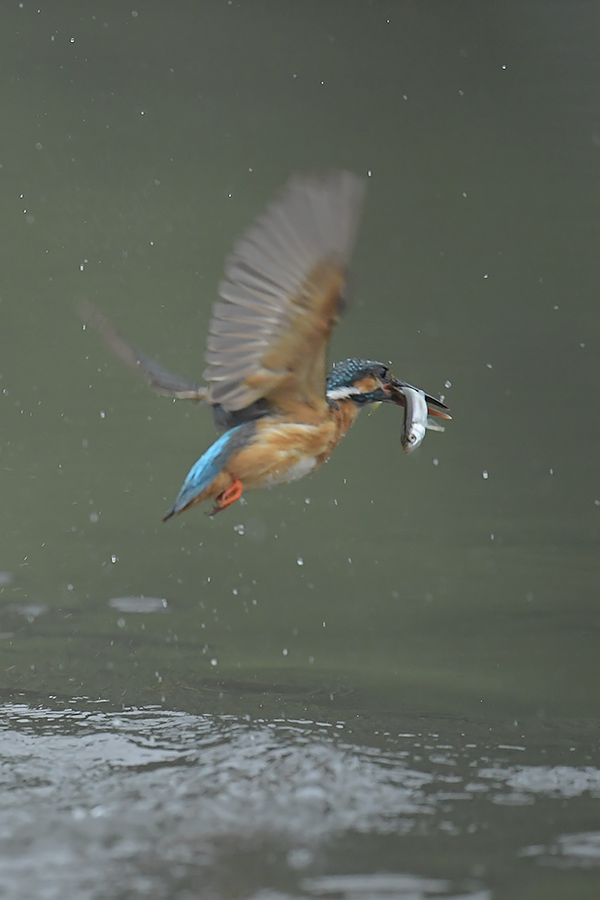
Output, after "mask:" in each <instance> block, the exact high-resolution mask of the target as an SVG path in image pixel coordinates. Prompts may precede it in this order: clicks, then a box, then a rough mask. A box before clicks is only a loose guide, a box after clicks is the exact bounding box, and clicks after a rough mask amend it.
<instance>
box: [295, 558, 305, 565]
mask: <svg viewBox="0 0 600 900" xmlns="http://www.w3.org/2000/svg"><path fill="white" fill-rule="evenodd" d="M296 563H297V564H298V565H299V566H303V565H304V560H303V559H302V557H301V556H299V557H298V559H297V560H296Z"/></svg>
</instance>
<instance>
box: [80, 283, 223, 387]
mask: <svg viewBox="0 0 600 900" xmlns="http://www.w3.org/2000/svg"><path fill="white" fill-rule="evenodd" d="M78 309H79V314H80V315H81V318H82V319H83V320H84V322H85V323H86V325H90V326H91V327H92V328H93V329H94V330H95V331H96V332H98V334H99V335H100V337H101V338H103V339H104V340H105V341H106V343H107V344H108V346H109V347H110V349H111V350H112V351H113V353H114V354H115V356H118V357H119V359H120V360H121V361H122V362H124V363H125V365H126V366H129V368H130V369H133V370H134V371H135V372H139V374H140V375H141V376H142V377H143V378H145V379H146V381H147V382H148V384H149V385H150V387H151V388H152V390H153V391H156V393H157V394H163V395H164V396H166V397H177V398H178V399H179V400H204V401H205V400H206V398H207V394H208V391H207V389H206V388H204V387H201V386H200V385H198V384H195V383H194V382H193V381H188V380H187V379H186V378H182V376H181V375H176V374H174V373H173V372H169V370H168V369H165V368H163V366H161V365H160V364H159V363H157V362H156V360H155V359H152V357H151V356H148V355H147V354H146V353H144V352H143V351H142V350H140V349H139V347H136V346H135V344H131V343H130V342H129V341H127V340H126V339H125V338H124V337H121V335H120V334H119V333H118V332H116V331H115V329H114V328H113V326H112V325H111V324H110V322H109V321H108V319H105V318H104V316H103V315H102V313H101V312H99V311H98V310H97V309H96V307H95V306H94V305H93V304H92V303H90V302H89V300H82V301H81V303H79V306H78Z"/></svg>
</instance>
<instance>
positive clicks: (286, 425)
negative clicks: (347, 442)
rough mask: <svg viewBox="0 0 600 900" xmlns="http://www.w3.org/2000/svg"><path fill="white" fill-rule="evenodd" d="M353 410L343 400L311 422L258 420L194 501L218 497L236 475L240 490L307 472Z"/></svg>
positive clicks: (332, 443) (323, 455)
mask: <svg viewBox="0 0 600 900" xmlns="http://www.w3.org/2000/svg"><path fill="white" fill-rule="evenodd" d="M357 413H358V410H357V407H356V406H355V405H354V403H352V402H351V401H346V402H343V403H340V404H339V408H338V409H334V408H328V415H327V418H326V419H325V420H323V421H321V422H319V423H318V424H314V425H309V424H306V423H302V424H301V423H298V422H290V421H285V420H284V419H279V418H278V419H274V418H270V417H266V418H264V419H261V420H259V422H258V423H257V428H256V433H255V435H254V438H253V439H252V441H251V443H250V444H249V445H248V446H247V447H244V448H243V449H242V450H240V451H238V452H237V453H235V454H234V455H233V456H232V457H231V459H230V460H229V462H228V463H227V465H226V467H225V468H224V469H223V471H222V472H221V473H220V474H219V475H218V476H217V478H215V480H214V481H213V483H212V484H211V485H210V486H209V487H208V488H207V489H206V490H205V491H203V493H202V495H201V496H200V497H199V498H198V502H200V501H202V500H208V499H209V498H211V497H218V496H219V495H220V494H222V493H223V491H225V490H227V488H229V487H230V486H231V485H232V484H233V482H234V481H235V479H236V478H239V479H240V481H241V482H242V484H243V485H244V491H252V490H256V489H257V488H261V487H270V486H272V485H276V484H282V483H285V482H291V481H297V480H298V479H299V478H302V477H303V476H304V475H308V474H309V473H310V472H312V471H314V470H315V469H316V468H318V467H319V466H320V465H322V464H323V463H324V462H326V461H327V460H328V459H329V457H330V456H331V454H332V452H333V451H334V449H335V448H336V446H337V445H338V444H339V442H340V441H341V439H342V438H343V437H344V435H345V434H346V432H347V431H348V429H349V428H350V427H351V425H352V424H353V422H354V420H355V419H356V416H357Z"/></svg>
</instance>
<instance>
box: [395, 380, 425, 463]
mask: <svg viewBox="0 0 600 900" xmlns="http://www.w3.org/2000/svg"><path fill="white" fill-rule="evenodd" d="M402 393H403V394H404V400H405V411H404V424H403V426H402V435H401V438H400V440H401V442H402V449H403V450H404V452H405V453H412V452H413V450H416V449H417V447H418V446H420V444H421V442H422V440H423V438H424V437H425V432H426V430H427V428H428V421H427V414H428V409H427V400H426V399H425V394H424V392H423V391H419V390H417V388H413V387H409V386H408V385H403V386H402Z"/></svg>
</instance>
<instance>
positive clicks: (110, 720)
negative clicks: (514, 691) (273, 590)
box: [0, 703, 600, 900]
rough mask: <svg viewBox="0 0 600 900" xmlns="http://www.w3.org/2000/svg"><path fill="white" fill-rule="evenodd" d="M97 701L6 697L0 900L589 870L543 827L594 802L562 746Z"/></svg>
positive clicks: (352, 892)
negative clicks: (111, 706)
mask: <svg viewBox="0 0 600 900" xmlns="http://www.w3.org/2000/svg"><path fill="white" fill-rule="evenodd" d="M79 706H80V707H81V703H80V704H79ZM101 706H102V704H88V705H87V709H85V710H83V709H82V708H77V705H76V704H73V705H71V706H65V705H63V704H56V705H55V706H54V707H53V708H47V707H31V706H29V705H27V704H24V703H22V704H16V703H12V704H5V705H4V706H3V707H2V723H3V726H2V739H1V759H2V768H1V772H2V792H1V799H0V848H1V857H0V882H1V883H2V885H3V896H5V897H7V898H15V900H16V898H22V897H24V896H32V897H33V896H35V897H39V898H42V900H46V898H48V900H50V898H59V897H65V896H71V897H82V898H83V897H89V898H104V897H116V896H119V897H120V896H123V897H125V896H127V897H136V898H137V897H140V898H141V897H146V896H151V897H154V898H163V897H165V898H166V897H173V898H187V897H191V896H202V897H205V896H206V897H208V896H223V897H233V896H245V897H258V896H260V897H267V896H269V897H273V896H275V897H288V896H290V897H311V896H314V897H332V898H339V897H343V898H358V897H361V898H364V897H377V898H389V897H400V898H407V900H408V898H450V897H452V898H458V897H461V898H473V900H475V898H476V900H484V898H491V897H493V896H502V895H504V896H509V895H510V894H502V893H501V894H497V893H496V892H495V890H494V885H495V883H496V880H497V878H498V874H499V872H504V873H505V872H506V869H507V867H509V866H510V865H511V864H514V860H518V861H519V862H518V866H519V869H520V872H519V881H522V882H527V880H528V879H530V878H531V874H532V871H535V870H536V869H537V868H539V867H540V866H544V867H551V868H552V869H554V870H563V869H564V867H565V866H570V865H571V866H572V865H577V866H578V867H579V868H580V869H582V870H584V871H585V870H590V869H594V868H596V867H597V866H598V865H599V860H600V853H599V847H600V832H598V831H586V832H583V833H582V832H576V831H573V832H572V833H561V834H556V831H555V826H554V823H555V821H556V818H557V817H560V818H561V819H562V820H563V821H564V822H565V824H566V823H568V822H569V821H571V820H575V818H578V819H579V821H584V820H585V819H586V818H589V821H590V822H591V818H590V817H591V816H593V815H595V810H596V808H597V801H598V799H600V769H598V768H596V767H594V766H593V765H589V764H585V762H584V760H582V758H581V752H580V751H579V752H577V749H576V748H575V747H570V748H568V749H567V748H565V749H562V748H561V749H559V748H554V749H548V748H542V749H536V748H533V749H532V748H528V747H527V746H523V745H517V744H514V745H503V744H501V743H497V742H496V741H495V740H493V739H492V738H491V736H487V737H483V739H482V734H481V731H482V730H481V729H479V739H478V740H477V742H473V741H472V740H471V739H470V737H469V734H468V733H465V732H462V733H457V732H456V731H455V728H454V727H453V728H452V729H451V733H452V737H451V738H450V739H449V738H448V735H447V734H444V733H443V731H437V732H433V731H429V730H424V731H422V732H421V733H392V732H389V733H387V734H381V733H377V732H371V733H369V727H366V728H365V724H364V722H359V730H360V731H361V736H360V738H358V739H357V737H356V735H355V734H353V732H354V728H353V722H352V720H350V721H346V722H343V721H338V722H332V723H328V722H324V721H323V722H315V721H310V720H308V719H285V718H278V719H276V720H263V721H260V720H259V719H254V718H253V719H250V717H248V720H244V719H240V718H236V717H234V716H215V715H204V716H197V715H190V714H187V713H175V712H165V711H163V710H157V709H154V710H152V709H137V710H123V711H122V712H119V713H114V712H109V711H102V709H101ZM437 724H438V725H440V724H441V725H442V727H444V725H443V723H437ZM446 727H447V726H446ZM470 730H471V732H472V734H474V733H476V732H477V731H478V729H477V728H476V727H472V728H470ZM565 757H567V758H569V757H571V760H572V761H571V763H567V762H565V761H564V759H565ZM540 807H541V808H542V809H543V815H542V817H541V818H540V813H539V809H540ZM544 819H546V822H547V824H546V825H543V824H542V822H543V820H544ZM382 859H384V860H386V863H385V864H384V871H382V869H381V860H382ZM433 859H436V862H435V863H434V865H433V866H432V862H433ZM432 868H433V869H435V871H436V873H437V877H435V878H433V877H431V870H432ZM384 872H385V874H384ZM504 877H506V876H505V875H504ZM514 888H515V885H514V884H513V889H514ZM519 895H520V894H519V892H518V890H515V893H513V894H512V896H519Z"/></svg>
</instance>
